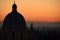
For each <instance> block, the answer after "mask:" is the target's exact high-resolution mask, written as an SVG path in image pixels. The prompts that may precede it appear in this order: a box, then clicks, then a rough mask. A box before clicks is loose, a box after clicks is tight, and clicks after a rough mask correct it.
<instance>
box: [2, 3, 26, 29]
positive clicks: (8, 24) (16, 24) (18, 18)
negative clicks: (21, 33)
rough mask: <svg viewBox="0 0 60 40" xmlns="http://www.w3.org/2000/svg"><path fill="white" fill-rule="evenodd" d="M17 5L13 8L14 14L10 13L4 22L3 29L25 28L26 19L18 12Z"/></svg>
mask: <svg viewBox="0 0 60 40" xmlns="http://www.w3.org/2000/svg"><path fill="white" fill-rule="evenodd" d="M16 8H17V6H16V4H13V6H12V9H13V10H12V12H11V13H9V14H8V15H7V16H6V17H5V19H4V21H3V27H2V28H3V29H4V28H7V29H12V28H25V26H26V23H25V19H24V17H23V16H22V15H21V14H20V13H18V12H17V11H16Z"/></svg>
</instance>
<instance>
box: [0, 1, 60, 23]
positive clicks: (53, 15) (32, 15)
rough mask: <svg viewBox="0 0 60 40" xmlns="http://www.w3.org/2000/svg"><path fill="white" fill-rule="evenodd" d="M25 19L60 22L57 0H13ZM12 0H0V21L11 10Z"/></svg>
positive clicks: (59, 2)
mask: <svg viewBox="0 0 60 40" xmlns="http://www.w3.org/2000/svg"><path fill="white" fill-rule="evenodd" d="M15 1H16V4H17V7H18V12H20V13H21V14H22V15H23V16H24V18H25V20H26V21H36V22H38V21H39V22H60V1H59V0H15ZM12 4H13V0H0V21H3V19H4V17H5V16H6V15H7V14H8V13H10V12H11V9H12Z"/></svg>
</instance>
